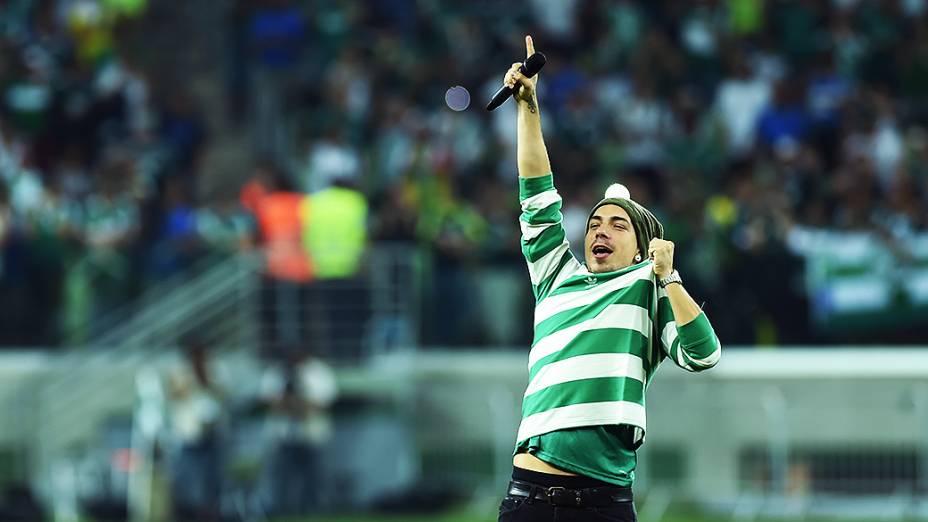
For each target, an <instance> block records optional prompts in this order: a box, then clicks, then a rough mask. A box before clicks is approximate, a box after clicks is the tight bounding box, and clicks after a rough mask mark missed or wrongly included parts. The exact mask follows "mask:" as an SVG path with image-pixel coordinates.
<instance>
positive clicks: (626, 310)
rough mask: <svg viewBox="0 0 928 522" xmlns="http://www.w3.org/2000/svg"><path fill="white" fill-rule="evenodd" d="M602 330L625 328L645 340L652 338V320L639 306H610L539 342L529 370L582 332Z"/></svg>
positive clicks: (529, 357)
mask: <svg viewBox="0 0 928 522" xmlns="http://www.w3.org/2000/svg"><path fill="white" fill-rule="evenodd" d="M600 328H625V329H628V330H635V331H636V332H638V333H640V334H641V335H643V336H645V338H650V337H651V318H650V317H649V316H648V310H647V309H645V308H642V307H640V306H637V305H630V304H612V305H609V306H607V307H606V308H604V309H603V311H602V312H600V313H599V314H597V315H596V316H595V317H593V318H591V319H587V320H586V321H583V322H580V323H577V324H575V325H573V326H568V327H567V328H564V329H563V330H558V331H556V332H552V333H551V334H549V335H547V336H545V337H544V338H543V339H541V340H539V341H538V342H537V343H536V344H535V346H533V347H532V351H531V352H529V354H528V367H529V370H531V368H532V366H535V363H537V362H538V361H540V360H541V359H543V358H545V357H547V356H549V355H551V354H552V353H555V352H558V351H560V350H561V349H563V348H564V347H565V346H567V343H569V342H570V341H572V340H573V339H574V337H576V336H577V335H579V334H580V333H581V332H585V331H587V330H597V329H600Z"/></svg>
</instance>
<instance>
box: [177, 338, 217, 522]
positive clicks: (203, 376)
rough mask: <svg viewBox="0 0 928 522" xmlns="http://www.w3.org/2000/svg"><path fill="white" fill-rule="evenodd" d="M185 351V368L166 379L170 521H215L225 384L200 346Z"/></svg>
mask: <svg viewBox="0 0 928 522" xmlns="http://www.w3.org/2000/svg"><path fill="white" fill-rule="evenodd" d="M184 349H185V353H184V357H185V360H184V362H183V364H181V365H180V366H179V367H178V368H176V369H174V370H173V371H172V372H171V373H170V375H169V376H168V390H169V409H170V432H171V441H172V442H173V443H174V446H175V448H176V451H175V453H174V458H173V459H172V463H173V465H172V470H173V480H172V488H171V491H172V496H173V503H174V516H175V518H176V519H179V520H219V514H220V511H219V508H220V494H221V492H222V473H223V456H222V451H223V447H222V445H223V442H222V431H223V423H224V421H225V417H226V411H225V410H226V406H225V401H226V395H227V390H226V387H225V385H226V378H225V376H224V375H223V373H222V370H221V368H220V367H216V366H215V365H214V364H213V363H212V362H211V361H210V357H209V347H208V346H207V345H206V344H204V343H203V342H202V341H193V342H190V343H188V344H187V346H185V348H184Z"/></svg>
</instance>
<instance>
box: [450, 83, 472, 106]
mask: <svg viewBox="0 0 928 522" xmlns="http://www.w3.org/2000/svg"><path fill="white" fill-rule="evenodd" d="M445 103H447V104H448V107H450V108H451V110H453V111H463V110H464V109H466V108H467V107H468V106H469V105H470V92H468V91H467V89H465V88H464V87H461V86H460V85H455V86H454V87H452V88H450V89H448V91H447V92H445Z"/></svg>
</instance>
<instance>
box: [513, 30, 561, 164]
mask: <svg viewBox="0 0 928 522" xmlns="http://www.w3.org/2000/svg"><path fill="white" fill-rule="evenodd" d="M525 52H526V57H528V56H531V55H532V54H534V53H535V45H534V44H533V43H532V37H531V36H526V37H525ZM521 65H522V64H521V63H514V64H512V67H510V68H509V71H508V72H507V73H506V78H505V80H504V82H505V84H506V85H508V86H510V87H513V86H515V85H516V84H517V83H518V84H519V85H520V88H519V90H518V91H516V95H515V100H516V102H517V105H518V111H519V120H518V125H519V130H518V137H519V141H518V162H519V176H521V177H523V178H537V177H540V176H547V175H548V174H550V173H551V162H550V161H548V150H547V149H546V148H545V140H544V137H543V136H542V135H541V112H540V109H539V107H538V97H537V95H536V92H535V85H536V84H537V83H538V75H535V76H534V77H532V78H526V77H525V76H524V75H523V74H522V73H521V72H519V66H521Z"/></svg>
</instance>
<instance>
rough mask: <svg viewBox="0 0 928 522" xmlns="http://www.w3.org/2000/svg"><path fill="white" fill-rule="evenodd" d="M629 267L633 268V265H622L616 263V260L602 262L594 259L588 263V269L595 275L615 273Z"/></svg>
mask: <svg viewBox="0 0 928 522" xmlns="http://www.w3.org/2000/svg"><path fill="white" fill-rule="evenodd" d="M627 266H631V265H628V264H622V263H621V262H619V261H616V260H614V259H603V260H602V261H600V260H598V259H595V258H594V259H593V260H591V261H590V262H589V263H587V268H588V269H589V270H590V272H592V273H594V274H602V273H604V272H615V271H616V270H621V269H623V268H625V267H627Z"/></svg>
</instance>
